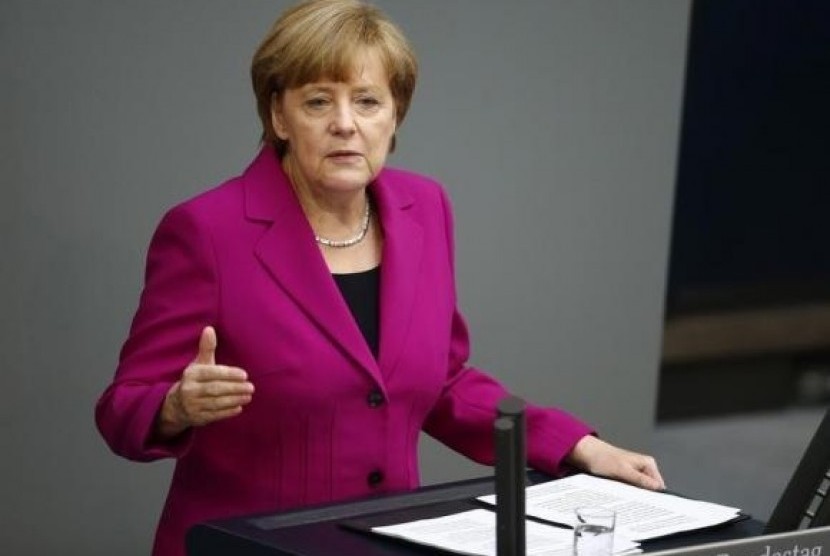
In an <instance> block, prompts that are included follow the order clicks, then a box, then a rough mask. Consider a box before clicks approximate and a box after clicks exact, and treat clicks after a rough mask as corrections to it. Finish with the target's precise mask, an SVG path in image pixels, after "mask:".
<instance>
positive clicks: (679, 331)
mask: <svg viewBox="0 0 830 556" xmlns="http://www.w3.org/2000/svg"><path fill="white" fill-rule="evenodd" d="M828 135H830V2H827V1H826V0H801V1H798V2H788V1H786V0H728V1H722V0H696V1H695V2H694V3H693V8H692V17H691V29H690V35H689V52H688V59H687V70H686V85H685V98H684V107H683V119H682V132H681V139H680V151H679V157H678V175H677V192H676V198H675V207H674V219H673V232H672V242H671V253H670V267H669V273H668V284H667V297H666V336H665V338H664V352H663V366H662V371H661V388H660V400H659V403H658V406H659V407H658V418H659V419H661V420H666V419H676V418H684V417H693V416H702V415H711V414H721V413H727V412H743V411H747V410H756V409H767V408H773V407H779V406H782V405H787V404H792V403H816V402H824V401H826V400H827V397H828V392H830V374H828V371H827V369H828V366H830V365H828V361H829V360H830V358H828V350H830V249H828V239H830V233H828V230H830V218H829V217H828V215H830V141H829V140H828Z"/></svg>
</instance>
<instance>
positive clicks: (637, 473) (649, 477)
mask: <svg viewBox="0 0 830 556" xmlns="http://www.w3.org/2000/svg"><path fill="white" fill-rule="evenodd" d="M653 471H654V470H653V469H651V468H649V467H648V466H647V465H646V464H643V465H637V466H635V467H633V468H631V469H630V473H629V477H630V479H629V480H630V482H631V484H634V485H637V486H639V487H642V488H647V489H649V490H658V489H660V488H662V479H658V478H657V477H655V476H654V475H653V474H652V472H653ZM658 475H659V474H658Z"/></svg>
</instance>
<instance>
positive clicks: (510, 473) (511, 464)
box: [494, 396, 527, 556]
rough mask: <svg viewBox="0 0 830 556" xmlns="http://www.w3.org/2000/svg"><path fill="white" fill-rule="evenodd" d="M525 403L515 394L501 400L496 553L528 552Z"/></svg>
mask: <svg viewBox="0 0 830 556" xmlns="http://www.w3.org/2000/svg"><path fill="white" fill-rule="evenodd" d="M524 411H525V403H524V401H523V400H521V399H520V398H516V397H513V396H510V397H507V398H504V399H503V400H501V401H500V402H499V405H498V412H499V416H498V418H497V419H496V422H495V424H494V429H495V444H496V554H498V556H525V551H526V545H525V478H526V469H527V454H526V452H525V435H526V432H525V429H526V425H525V413H524Z"/></svg>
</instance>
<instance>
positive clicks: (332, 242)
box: [314, 199, 371, 249]
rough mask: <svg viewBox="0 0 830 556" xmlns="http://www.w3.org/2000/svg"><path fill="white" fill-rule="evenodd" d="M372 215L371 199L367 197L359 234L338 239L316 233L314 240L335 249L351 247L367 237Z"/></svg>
mask: <svg viewBox="0 0 830 556" xmlns="http://www.w3.org/2000/svg"><path fill="white" fill-rule="evenodd" d="M370 215H371V210H370V209H369V199H366V209H365V210H364V211H363V221H362V222H361V223H360V231H359V232H357V235H356V236H354V237H350V238H349V239H343V240H336V239H327V238H324V237H320V236H318V235H317V234H314V241H316V242H317V243H319V244H320V245H325V246H326V247H333V248H335V249H343V248H344V247H351V246H352V245H357V244H358V243H360V242H361V241H363V238H365V237H366V232H368V231H369V217H370Z"/></svg>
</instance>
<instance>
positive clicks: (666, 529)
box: [480, 474, 740, 541]
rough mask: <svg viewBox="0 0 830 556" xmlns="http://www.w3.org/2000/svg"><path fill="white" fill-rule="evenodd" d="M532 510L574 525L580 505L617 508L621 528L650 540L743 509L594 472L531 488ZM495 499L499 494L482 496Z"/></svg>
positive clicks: (622, 531) (528, 505)
mask: <svg viewBox="0 0 830 556" xmlns="http://www.w3.org/2000/svg"><path fill="white" fill-rule="evenodd" d="M525 492H526V496H527V498H526V508H527V515H531V516H534V517H538V518H541V519H544V520H546V521H552V522H554V523H561V524H563V525H569V526H571V527H573V526H574V525H576V516H575V515H574V510H575V509H576V508H578V507H579V506H602V507H605V508H610V509H613V510H615V511H616V512H617V523H616V531H617V532H618V533H620V534H622V535H623V536H625V537H627V538H629V539H632V540H635V541H644V540H647V539H653V538H657V537H663V536H665V535H671V534H673V533H679V532H681V531H692V530H695V529H701V528H704V527H709V526H712V525H717V524H720V523H725V522H727V521H730V520H731V519H734V518H735V517H736V516H737V515H738V513H739V511H740V510H739V509H738V508H732V507H729V506H722V505H719V504H713V503H711V502H702V501H700V500H689V499H687V498H681V497H680V496H674V495H672V494H666V493H662V492H654V491H650V490H645V489H641V488H637V487H634V486H631V485H627V484H623V483H620V482H617V481H611V480H609V479H601V478H599V477H593V476H591V475H584V474H581V475H573V476H571V477H566V478H564V479H559V480H556V481H549V482H547V483H542V484H538V485H533V486H530V487H528V488H527V489H526V491H525ZM480 500H483V501H484V502H487V503H488V504H495V503H496V497H495V495H491V496H483V497H481V498H480Z"/></svg>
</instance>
